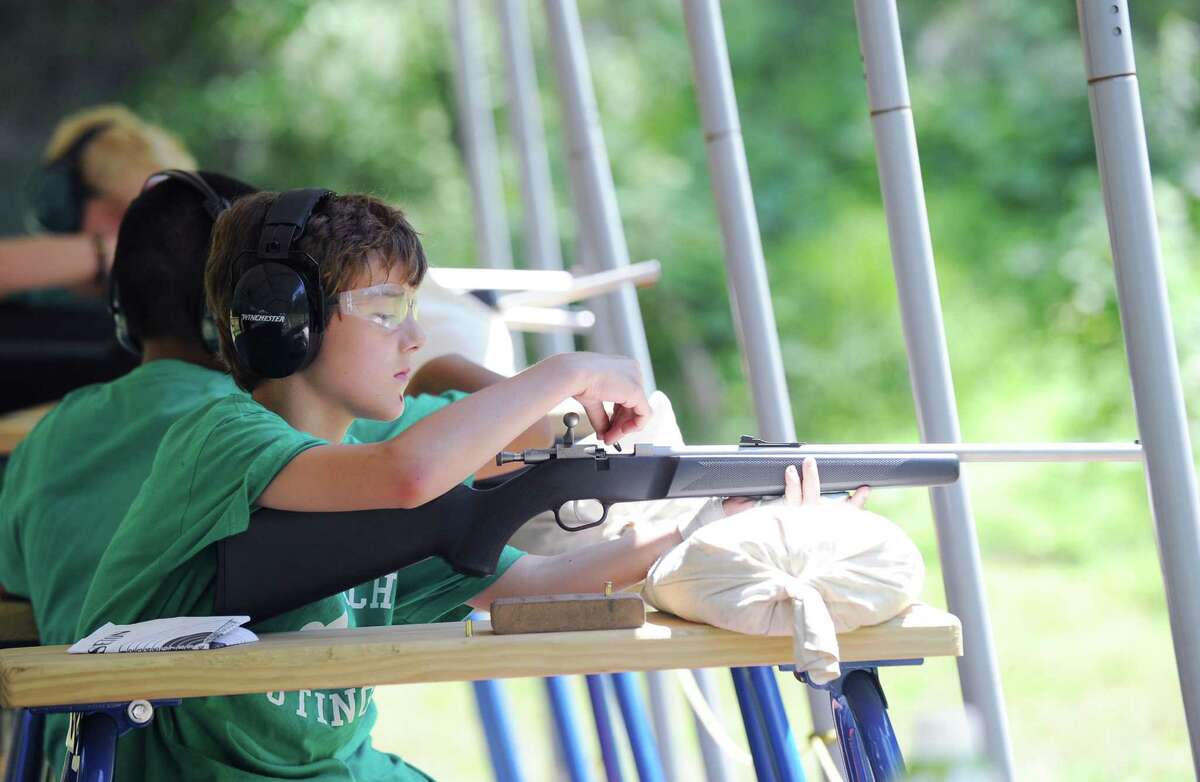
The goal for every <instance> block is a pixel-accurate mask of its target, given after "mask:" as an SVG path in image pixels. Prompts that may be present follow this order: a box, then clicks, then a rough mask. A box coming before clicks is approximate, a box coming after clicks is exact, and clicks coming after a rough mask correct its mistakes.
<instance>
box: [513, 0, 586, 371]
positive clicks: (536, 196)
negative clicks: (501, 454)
mask: <svg viewBox="0 0 1200 782" xmlns="http://www.w3.org/2000/svg"><path fill="white" fill-rule="evenodd" d="M524 2H525V0H497V3H496V9H497V13H498V15H499V18H500V30H501V32H502V33H503V40H504V64H505V67H506V68H507V71H508V102H509V117H510V120H511V122H512V133H513V138H514V140H515V141H516V144H517V158H518V160H519V161H520V171H521V200H522V202H523V203H524V206H525V211H524V215H523V216H524V221H525V246H526V252H527V253H528V255H529V265H530V266H531V267H533V268H535V269H551V270H557V269H562V268H563V259H562V248H561V247H560V246H559V236H558V226H557V225H556V223H555V219H554V187H553V185H552V184H551V181H550V159H549V156H548V155H547V153H546V136H545V134H544V132H543V130H542V106H541V100H540V99H539V98H538V86H537V70H536V69H535V67H534V62H533V44H532V43H531V42H530V40H529V19H528V17H526V15H525V5H524ZM534 341H535V344H536V345H537V348H538V353H539V354H540V357H541V358H545V357H546V356H549V355H553V354H554V353H568V352H570V351H572V350H574V349H575V340H574V339H573V338H572V337H571V335H570V334H568V333H566V332H562V331H556V332H552V333H548V334H538V335H537V336H536V337H535V340H534Z"/></svg>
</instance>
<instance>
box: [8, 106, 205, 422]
mask: <svg viewBox="0 0 1200 782" xmlns="http://www.w3.org/2000/svg"><path fill="white" fill-rule="evenodd" d="M195 167H196V161H195V160H194V159H193V158H192V156H191V154H190V153H189V152H188V151H187V149H186V148H185V147H184V146H183V143H182V142H180V141H179V139H178V138H176V137H175V136H174V135H173V134H171V133H169V132H168V131H166V130H164V129H163V128H160V127H158V126H156V125H152V124H150V123H148V122H145V121H144V120H142V119H140V118H139V117H138V116H137V115H135V114H134V113H133V112H131V111H130V110H129V109H127V108H125V107H124V106H119V105H104V106H95V107H92V108H89V109H84V110H82V111H79V112H77V113H75V114H72V115H70V116H68V117H66V118H65V119H63V120H62V121H61V122H59V124H58V126H57V127H56V128H55V130H54V132H53V133H52V134H51V137H50V142H49V144H48V145H47V146H46V151H45V154H44V156H43V163H42V166H41V168H40V169H39V170H38V171H37V172H36V174H35V175H34V177H33V179H32V180H31V181H30V183H29V191H28V201H29V207H30V211H31V212H32V215H33V217H34V218H35V219H36V221H37V223H38V224H39V226H40V227H41V228H42V229H43V230H44V231H46V233H42V234H37V235H33V236H24V237H11V238H7V239H0V377H3V378H4V382H3V384H0V411H7V410H14V409H18V408H22V407H28V406H30V405H34V404H38V403H41V402H47V401H52V400H55V399H58V398H60V397H62V396H63V395H64V394H65V393H67V392H68V391H71V390H73V389H75V388H78V387H80V386H83V385H86V384H88V383H95V382H100V381H105V380H112V379H114V378H116V377H119V376H120V375H123V374H124V373H126V372H128V371H129V370H130V369H132V368H133V367H134V366H136V365H137V357H136V356H131V355H127V354H125V353H123V352H122V351H121V349H120V347H119V346H118V345H117V343H116V342H115V340H114V339H113V331H112V321H111V318H110V316H109V312H108V302H107V299H108V296H107V293H108V275H109V270H110V269H111V267H112V258H113V250H114V247H115V245H116V238H117V228H118V226H119V225H120V224H121V218H122V217H123V216H124V214H125V210H126V209H127V208H128V207H129V204H130V202H131V201H133V199H134V198H135V197H137V195H138V193H139V192H140V191H141V187H142V184H143V183H144V182H145V181H146V178H147V177H148V176H149V175H150V174H152V173H154V172H156V171H160V170H162V169H166V168H182V169H187V170H193V169H195Z"/></svg>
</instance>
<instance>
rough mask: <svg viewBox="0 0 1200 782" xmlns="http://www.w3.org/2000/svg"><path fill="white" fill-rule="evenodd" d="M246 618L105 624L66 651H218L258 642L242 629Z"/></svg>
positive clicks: (206, 617) (153, 620)
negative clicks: (227, 647) (225, 647)
mask: <svg viewBox="0 0 1200 782" xmlns="http://www.w3.org/2000/svg"><path fill="white" fill-rule="evenodd" d="M249 621H250V617H248V616H176V617H170V618H167V619H151V620H149V621H146V622H138V623H136V624H131V625H117V624H113V623H112V622H106V623H105V624H104V626H103V627H101V628H100V629H98V630H95V631H93V632H92V633H91V634H90V635H88V636H87V637H86V638H84V639H82V640H81V641H79V642H77V643H76V644H74V645H73V646H72V647H71V648H70V649H68V650H67V651H68V652H70V653H71V654H117V653H120V652H180V651H194V650H198V649H218V648H220V647H223V646H237V645H238V644H248V643H252V642H254V641H257V640H258V636H257V635H255V634H254V633H253V632H251V631H249V630H247V629H246V628H244V627H242V625H244V624H245V623H246V622H249Z"/></svg>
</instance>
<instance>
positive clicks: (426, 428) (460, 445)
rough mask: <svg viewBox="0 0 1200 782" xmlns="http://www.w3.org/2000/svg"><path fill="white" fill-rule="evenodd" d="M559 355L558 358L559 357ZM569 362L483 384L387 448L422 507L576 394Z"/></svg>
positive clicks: (549, 362) (545, 364) (413, 501)
mask: <svg viewBox="0 0 1200 782" xmlns="http://www.w3.org/2000/svg"><path fill="white" fill-rule="evenodd" d="M555 358H558V357H555ZM571 366H572V365H571V364H570V362H567V361H563V360H561V359H560V360H557V361H556V360H555V359H547V360H546V361H542V362H539V363H538V364H535V365H534V366H532V367H530V368H529V369H526V370H525V371H523V372H521V373H519V374H517V375H515V376H514V377H511V378H507V379H506V380H504V381H502V382H499V383H496V384H495V385H492V386H489V387H488V388H484V389H482V390H480V391H477V392H476V393H474V394H472V395H471V396H469V397H467V398H465V399H462V400H459V401H458V402H456V403H455V404H453V405H451V406H450V407H447V408H443V409H442V410H439V411H438V412H436V413H434V414H433V415H431V416H428V417H427V418H424V419H422V420H420V421H418V422H417V423H415V424H413V425H412V426H411V427H410V428H409V429H407V430H405V431H404V432H403V433H402V434H400V435H399V436H398V437H396V438H395V439H394V440H391V441H389V443H388V448H389V449H390V452H391V454H392V459H391V460H390V461H392V463H393V468H394V469H395V470H396V472H397V474H400V475H405V476H406V482H407V483H408V484H409V485H410V486H411V487H412V492H413V494H414V495H415V496H413V497H411V498H409V501H408V502H406V503H405V504H406V505H408V504H410V503H411V504H412V505H420V504H423V503H425V502H428V501H429V500H431V499H433V498H434V497H438V496H440V495H441V494H444V493H445V492H447V491H449V490H450V489H451V488H453V487H454V486H456V485H457V484H458V483H460V482H461V481H462V480H463V478H464V477H465V476H467V475H470V474H471V473H473V472H475V471H476V470H478V469H480V468H481V467H482V466H483V465H485V464H488V463H490V462H491V461H492V459H493V458H494V457H495V455H496V454H497V453H498V452H499V451H501V450H503V449H504V448H505V447H506V446H507V445H508V444H509V443H511V442H512V441H513V440H515V439H517V437H518V436H520V435H521V434H522V433H524V432H526V431H527V430H528V429H529V428H530V427H531V426H533V425H534V424H535V423H536V422H538V421H539V420H540V419H542V418H543V416H544V415H545V413H546V411H547V410H549V409H550V408H551V407H553V406H554V405H555V404H557V403H558V402H559V401H561V400H562V399H563V398H565V397H568V396H571V395H572V394H574V393H576V391H577V389H576V385H578V380H577V378H576V377H575V376H574V375H575V373H574V372H573V370H572V369H571Z"/></svg>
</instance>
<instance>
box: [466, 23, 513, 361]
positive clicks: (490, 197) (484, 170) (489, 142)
mask: <svg viewBox="0 0 1200 782" xmlns="http://www.w3.org/2000/svg"><path fill="white" fill-rule="evenodd" d="M475 11H476V6H475V5H474V4H473V3H472V2H470V0H454V5H453V8H452V13H451V17H452V21H453V27H454V50H455V68H454V75H455V86H456V87H457V90H456V91H457V93H458V118H459V123H458V124H459V128H460V129H461V131H462V145H463V156H464V158H465V159H466V164H467V177H468V178H469V180H470V183H471V201H472V204H473V206H474V209H473V210H472V217H473V219H474V221H475V242H476V248H477V252H478V253H479V262H480V263H481V264H482V265H484V266H488V267H491V268H494V269H511V268H512V267H513V258H512V244H511V243H510V239H509V233H508V218H507V217H506V216H505V213H504V190H503V188H502V187H501V181H500V162H499V161H500V158H499V153H498V152H497V148H496V124H495V121H494V119H493V118H492V99H491V94H490V92H489V90H488V79H487V70H486V68H485V67H484V62H483V55H482V52H481V50H480V40H479V30H478V29H477V28H476V25H475V21H476V20H475ZM513 353H514V354H515V355H514V356H513V358H514V361H515V362H516V365H517V366H518V367H521V366H523V365H524V364H525V342H524V340H523V339H522V337H521V335H520V334H514V335H513Z"/></svg>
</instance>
